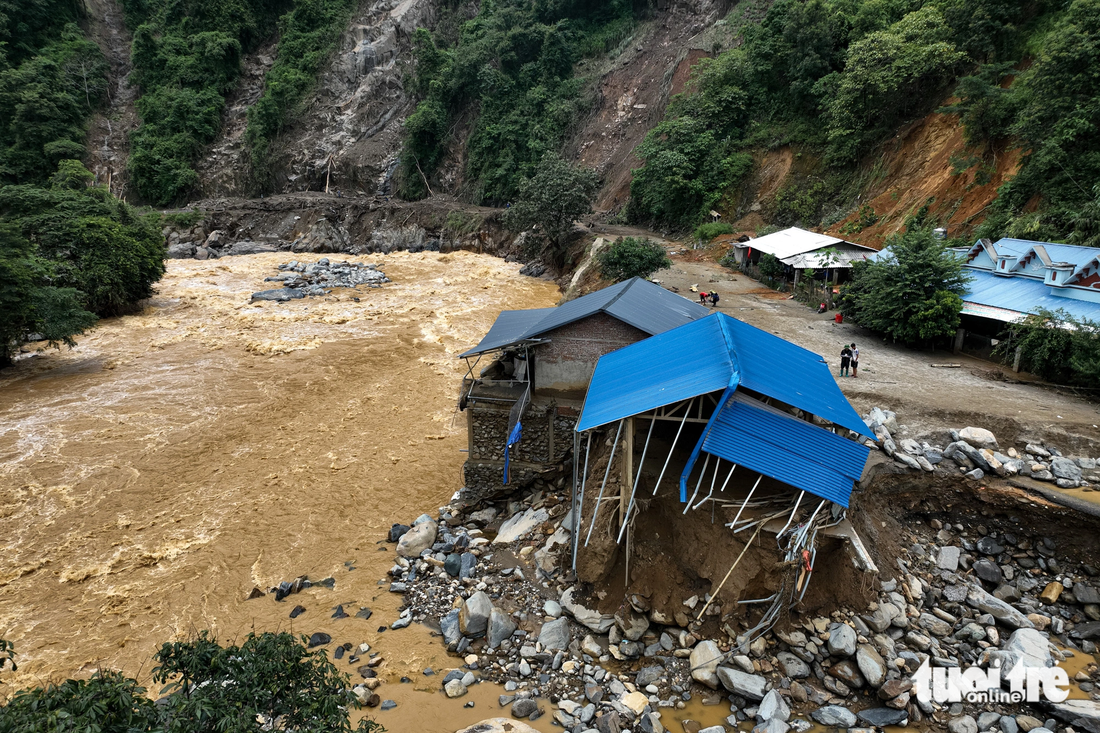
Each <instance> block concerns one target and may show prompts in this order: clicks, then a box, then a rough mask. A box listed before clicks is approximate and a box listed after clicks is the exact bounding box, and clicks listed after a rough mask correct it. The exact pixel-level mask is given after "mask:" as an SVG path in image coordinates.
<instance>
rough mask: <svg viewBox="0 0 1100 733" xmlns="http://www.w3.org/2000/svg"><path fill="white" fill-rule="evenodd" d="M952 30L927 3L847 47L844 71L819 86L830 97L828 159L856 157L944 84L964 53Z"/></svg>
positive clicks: (820, 91) (823, 94) (850, 158)
mask: <svg viewBox="0 0 1100 733" xmlns="http://www.w3.org/2000/svg"><path fill="white" fill-rule="evenodd" d="M950 35H951V34H950V29H949V28H948V27H947V25H946V24H945V23H944V20H943V16H942V14H941V13H940V12H939V10H937V9H936V8H935V7H933V6H931V5H926V6H925V7H923V8H921V9H920V10H917V11H914V12H912V13H909V14H908V15H906V16H905V17H904V18H902V19H901V20H900V21H898V22H897V23H895V24H893V25H892V26H890V27H889V28H888V29H886V30H884V31H876V32H874V33H870V34H868V35H867V36H865V37H863V38H861V39H860V40H859V41H856V42H855V43H853V44H852V45H851V46H850V47H849V48H848V56H847V60H846V62H845V64H844V72H843V74H831V75H830V76H828V77H825V78H823V79H822V80H821V81H820V82H819V83H818V87H817V89H818V92H819V93H821V95H822V96H823V97H825V98H826V99H827V100H828V101H827V102H826V103H825V116H826V121H827V122H826V124H827V127H828V138H829V156H830V159H831V160H834V161H836V162H840V163H844V162H850V161H854V160H855V159H856V158H858V157H859V156H860V155H862V154H863V153H865V152H866V151H867V149H868V148H869V146H870V145H871V144H873V143H874V142H875V141H877V140H878V139H879V138H881V136H882V135H884V134H885V133H886V132H888V131H889V130H890V129H891V128H892V127H893V126H894V125H897V124H898V123H899V122H901V121H903V120H905V119H906V118H907V117H908V116H909V115H911V114H913V113H914V112H916V111H917V110H918V109H919V108H920V107H921V106H924V105H928V101H929V99H930V98H932V97H933V96H934V95H936V94H938V93H939V92H941V91H942V90H943V88H944V86H945V85H946V84H947V82H948V81H949V80H950V79H951V78H952V76H953V72H954V71H955V69H956V68H957V67H958V66H959V64H960V63H961V62H962V61H963V59H964V58H965V55H964V54H963V53H962V52H961V51H959V50H957V49H956V48H955V46H954V44H953V43H952V42H951V40H950Z"/></svg>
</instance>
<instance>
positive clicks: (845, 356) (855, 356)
mask: <svg viewBox="0 0 1100 733" xmlns="http://www.w3.org/2000/svg"><path fill="white" fill-rule="evenodd" d="M849 366H851V368H852V376H853V377H857V376H859V349H857V348H856V345H855V344H851V345H848V344H845V345H844V348H843V349H841V350H840V376H842V377H847V376H848V367H849Z"/></svg>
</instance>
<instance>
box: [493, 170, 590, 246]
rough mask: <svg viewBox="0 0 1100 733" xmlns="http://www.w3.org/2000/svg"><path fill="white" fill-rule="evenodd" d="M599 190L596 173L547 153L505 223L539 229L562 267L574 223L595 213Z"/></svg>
mask: <svg viewBox="0 0 1100 733" xmlns="http://www.w3.org/2000/svg"><path fill="white" fill-rule="evenodd" d="M598 187H599V178H597V176H596V174H595V173H594V172H592V171H590V170H588V169H587V168H574V167H573V166H571V165H570V164H569V163H568V162H566V161H565V160H562V159H561V158H560V157H559V156H557V155H555V154H553V153H548V154H547V155H546V156H545V157H544V158H543V159H542V163H541V164H540V165H539V167H538V170H537V171H536V172H535V174H534V175H533V176H531V177H530V178H527V179H525V180H523V181H522V182H521V183H520V185H519V198H518V199H517V200H516V203H515V205H514V206H512V207H511V208H509V209H508V211H507V212H505V221H506V223H507V224H508V226H509V227H511V228H512V229H515V230H516V231H519V230H523V229H528V228H530V227H537V228H538V231H539V234H540V235H542V236H544V237H545V238H546V240H547V242H548V245H549V249H548V250H547V251H548V253H549V254H550V255H551V256H552V257H553V258H555V259H556V260H557V261H558V264H561V262H562V260H563V259H564V257H565V250H566V247H567V246H568V244H569V233H570V232H571V231H572V229H573V222H574V221H576V220H577V219H578V218H580V217H582V216H584V215H585V214H588V213H590V212H591V211H592V197H593V196H595V194H596V189H597V188H598Z"/></svg>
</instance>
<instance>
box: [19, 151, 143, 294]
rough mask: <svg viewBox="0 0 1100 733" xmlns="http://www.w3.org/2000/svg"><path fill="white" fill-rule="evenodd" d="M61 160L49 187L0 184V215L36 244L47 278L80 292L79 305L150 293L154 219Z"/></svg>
mask: <svg viewBox="0 0 1100 733" xmlns="http://www.w3.org/2000/svg"><path fill="white" fill-rule="evenodd" d="M90 177H91V174H90V173H88V171H87V170H86V169H85V168H84V167H83V166H82V165H81V164H80V162H79V161H75V160H74V161H63V162H62V163H61V164H60V165H59V167H58V171H57V173H56V174H55V175H54V176H53V178H52V179H51V187H50V188H48V189H46V188H40V187H37V186H30V185H23V186H4V187H0V222H6V223H8V224H9V225H11V226H12V227H14V228H15V229H16V230H18V231H19V232H20V234H21V235H22V236H23V237H24V238H26V239H27V240H29V241H30V242H32V243H33V244H34V245H35V258H37V259H38V260H39V261H41V262H44V263H48V265H49V267H48V271H49V275H50V278H51V284H52V285H55V286H58V287H62V288H75V289H76V290H78V291H80V292H81V294H82V295H81V299H82V301H83V305H84V307H86V308H87V309H88V310H90V311H92V312H94V313H96V314H98V315H101V316H110V315H118V314H120V313H123V312H125V311H127V310H128V309H130V308H131V307H132V306H133V305H134V304H136V303H137V302H138V301H139V300H143V299H145V298H148V297H150V296H151V295H152V294H153V284H154V283H156V282H157V281H158V280H159V279H160V278H161V276H163V275H164V255H165V249H164V238H163V237H162V236H161V234H160V231H159V230H158V229H157V228H156V226H154V224H153V222H151V221H149V220H146V219H144V218H142V217H140V216H138V214H137V212H135V211H134V209H133V208H132V207H131V206H129V205H128V204H126V203H125V202H124V201H121V200H119V199H117V198H115V197H114V196H112V195H111V194H110V193H109V192H108V191H107V189H105V188H103V187H101V186H87V185H84V184H85V183H86V181H87V180H88V179H89V178H90Z"/></svg>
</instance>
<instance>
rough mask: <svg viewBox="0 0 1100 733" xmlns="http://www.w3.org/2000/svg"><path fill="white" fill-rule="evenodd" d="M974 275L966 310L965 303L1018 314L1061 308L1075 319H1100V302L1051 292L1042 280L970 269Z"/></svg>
mask: <svg viewBox="0 0 1100 733" xmlns="http://www.w3.org/2000/svg"><path fill="white" fill-rule="evenodd" d="M968 273H969V274H970V276H971V279H970V283H969V285H968V288H969V289H968V290H967V292H966V294H965V295H963V296H962V299H963V304H964V305H963V311H964V312H965V311H966V305H965V304H966V303H976V304H978V305H985V306H990V307H992V308H1000V309H1003V310H1006V311H1013V312H1015V313H1020V314H1023V313H1035V312H1037V311H1038V310H1039V309H1041V308H1046V309H1047V310H1052V311H1053V310H1058V309H1059V308H1062V309H1064V310H1066V311H1067V312H1068V313H1070V314H1072V315H1073V316H1074V317H1076V318H1088V319H1090V320H1094V321H1097V320H1100V303H1093V302H1091V301H1087V300H1078V299H1077V298H1066V297H1060V296H1057V295H1051V292H1050V291H1051V289H1052V288H1051V287H1050V286H1049V285H1044V284H1043V281H1042V280H1036V279H1035V278H1031V277H1023V276H1017V277H999V276H997V275H994V274H993V273H990V272H984V271H982V270H968Z"/></svg>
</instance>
